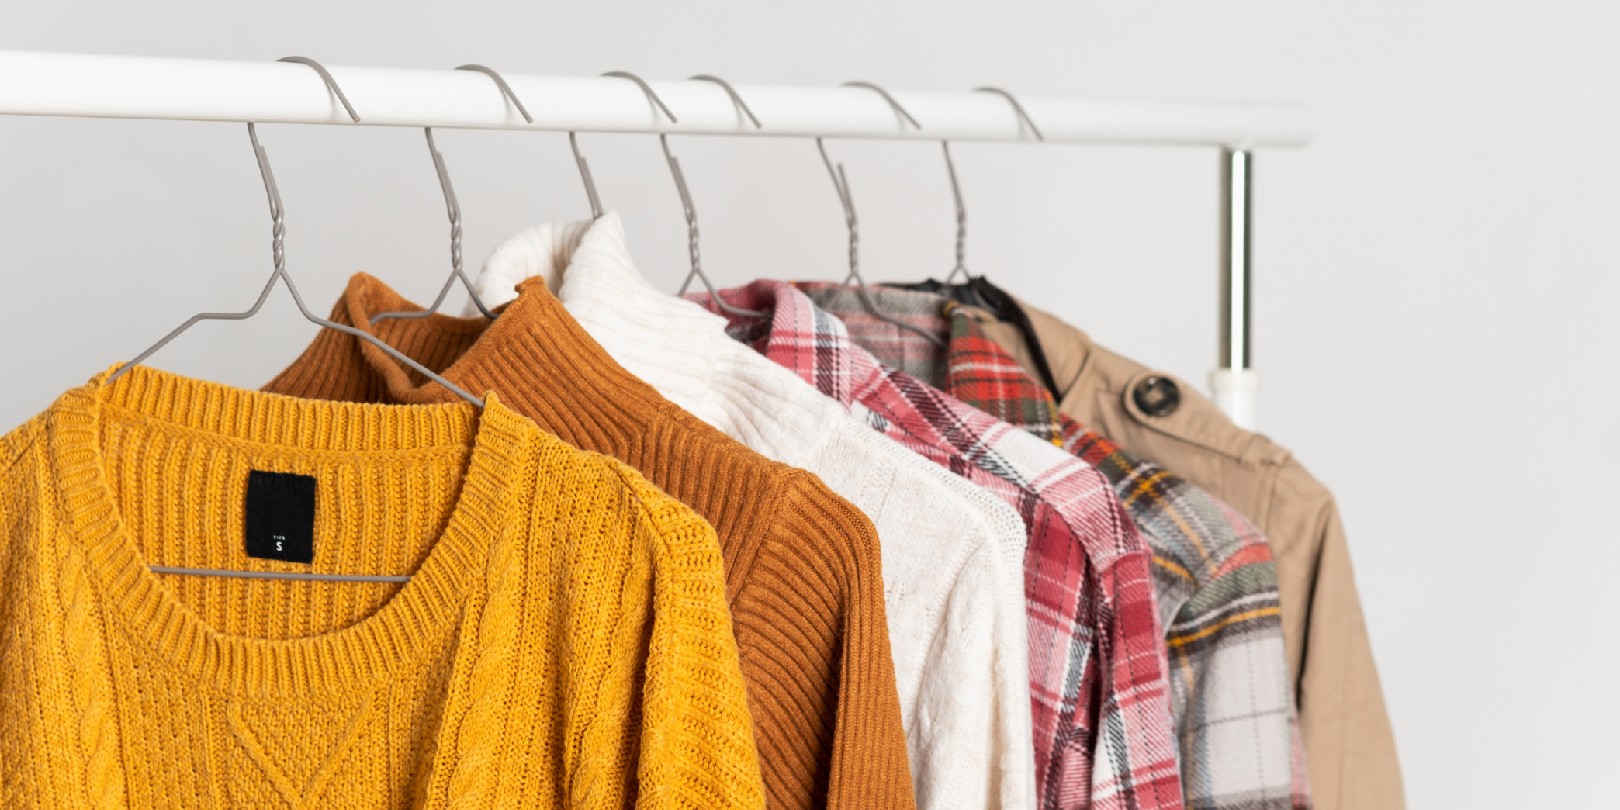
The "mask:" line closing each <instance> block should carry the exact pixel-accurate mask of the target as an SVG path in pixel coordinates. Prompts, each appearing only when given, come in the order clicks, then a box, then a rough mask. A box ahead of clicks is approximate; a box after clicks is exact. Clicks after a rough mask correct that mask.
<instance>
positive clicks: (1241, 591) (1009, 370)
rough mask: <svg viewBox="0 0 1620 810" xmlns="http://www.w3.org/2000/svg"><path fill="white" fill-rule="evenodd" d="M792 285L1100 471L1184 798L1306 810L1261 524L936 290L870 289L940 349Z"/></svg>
mask: <svg viewBox="0 0 1620 810" xmlns="http://www.w3.org/2000/svg"><path fill="white" fill-rule="evenodd" d="M801 288H802V289H804V290H805V291H807V292H808V293H809V294H810V295H811V297H812V299H813V300H815V301H817V302H818V303H820V304H823V305H824V306H825V307H826V308H827V309H828V310H829V311H831V312H832V313H833V314H835V315H839V316H841V317H843V318H844V319H845V325H846V328H847V329H848V330H849V331H850V333H851V335H852V337H853V339H854V340H856V342H857V343H861V344H862V345H863V346H864V347H868V348H869V350H870V351H872V353H873V354H874V356H876V357H877V358H878V359H879V360H880V361H881V362H885V363H892V364H894V365H897V366H903V367H905V368H907V369H911V370H915V371H916V372H917V373H918V374H919V375H920V376H922V377H923V378H924V379H925V380H928V381H931V382H938V383H939V385H940V387H941V388H943V389H944V390H945V391H946V392H947V393H949V394H951V395H952V396H954V397H956V398H958V399H960V400H962V401H963V402H966V403H968V404H970V405H973V406H974V407H977V408H980V409H982V410H984V411H986V412H987V413H989V414H991V415H993V416H996V417H998V418H1000V419H1002V420H1004V421H1005V422H1007V423H1009V424H1012V425H1015V426H1017V427H1019V428H1021V429H1023V430H1026V431H1028V432H1030V433H1033V434H1035V435H1036V436H1039V437H1040V438H1042V439H1046V440H1048V441H1051V442H1052V443H1054V444H1057V445H1058V446H1060V447H1062V448H1063V449H1064V450H1066V451H1068V452H1069V453H1071V454H1072V455H1074V456H1076V457H1078V458H1080V459H1082V460H1084V461H1085V462H1087V463H1089V464H1091V465H1092V466H1094V467H1095V468H1096V469H1097V470H1098V471H1100V472H1101V473H1102V474H1103V475H1104V476H1106V477H1107V479H1108V480H1109V482H1110V483H1111V484H1112V485H1113V487H1114V490H1115V492H1116V494H1117V495H1118V496H1119V499H1120V501H1121V502H1122V503H1123V504H1124V506H1125V508H1126V510H1127V511H1128V513H1129V515H1130V518H1131V520H1133V521H1134V522H1135V523H1136V525H1137V526H1138V527H1140V528H1141V530H1142V534H1143V537H1144V538H1146V540H1147V541H1148V544H1149V546H1150V547H1151V549H1152V553H1153V583H1154V587H1155V591H1156V595H1157V597H1158V605H1159V610H1160V619H1161V621H1162V622H1163V626H1164V627H1165V630H1166V634H1167V637H1166V641H1167V647H1168V651H1169V671H1170V683H1171V688H1172V713H1173V716H1174V718H1175V723H1176V736H1177V740H1178V748H1179V753H1180V758H1181V774H1182V786H1183V790H1184V791H1185V794H1186V804H1187V806H1188V807H1199V808H1215V809H1217V810H1219V809H1220V808H1240V807H1241V808H1251V807H1253V808H1271V809H1272V810H1281V809H1282V808H1289V807H1294V808H1308V807H1309V806H1310V799H1309V790H1308V786H1307V784H1306V783H1307V772H1306V769H1305V767H1304V745H1303V739H1302V737H1301V735H1300V733H1299V726H1298V718H1297V716H1296V711H1295V705H1294V700H1293V693H1292V690H1291V688H1290V687H1289V681H1288V675H1287V660H1286V657H1285V654H1284V651H1283V636H1282V626H1281V608H1280V604H1279V600H1278V594H1277V576H1276V566H1275V565H1274V563H1273V562H1272V559H1271V547H1270V545H1269V544H1268V543H1267V542H1266V539H1265V537H1264V536H1263V535H1262V534H1261V533H1260V531H1259V530H1258V529H1256V528H1255V526H1254V525H1253V524H1252V523H1251V522H1250V521H1249V520H1248V519H1247V518H1245V517H1243V516H1242V515H1240V514H1238V513H1237V512H1236V511H1235V510H1233V509H1232V508H1231V507H1230V506H1228V505H1226V504H1225V503H1222V502H1220V501H1218V500H1217V499H1215V498H1213V497H1211V496H1210V495H1209V494H1208V493H1206V492H1204V491H1203V490H1201V489H1198V488H1197V487H1195V486H1193V485H1192V484H1190V483H1189V482H1187V481H1185V480H1184V479H1182V478H1180V477H1179V476H1177V475H1175V474H1174V473H1171V472H1169V471H1167V470H1165V469H1163V468H1161V467H1159V466H1158V465H1156V464H1153V463H1151V462H1148V461H1146V460H1144V459H1140V458H1137V457H1136V456H1134V455H1132V454H1130V453H1129V452H1128V451H1126V450H1124V449H1123V448H1120V447H1119V446H1117V445H1115V444H1114V443H1113V442H1110V441H1109V440H1108V439H1106V438H1103V437H1102V436H1100V435H1098V434H1096V433H1093V432H1091V431H1089V430H1086V429H1085V428H1084V427H1083V426H1081V425H1080V424H1079V423H1077V422H1075V421H1074V420H1072V419H1070V418H1068V417H1066V416H1063V415H1062V414H1061V413H1060V412H1059V410H1058V405H1057V402H1056V401H1055V400H1054V399H1053V397H1052V395H1051V394H1050V393H1049V392H1048V391H1047V389H1046V388H1045V387H1043V386H1042V385H1040V384H1039V383H1038V382H1037V381H1035V380H1034V379H1033V378H1032V377H1031V376H1030V375H1029V374H1028V372H1027V371H1026V370H1025V369H1024V368H1023V367H1022V365H1021V364H1019V363H1018V361H1017V360H1016V359H1015V358H1013V357H1012V356H1011V355H1009V354H1008V353H1007V352H1006V351H1005V350H1004V349H1002V348H1001V347H1000V346H999V345H997V344H996V343H994V342H993V341H991V340H990V339H989V338H988V337H987V336H986V335H985V334H984V333H983V330H982V327H981V326H980V325H979V324H978V323H977V321H975V320H973V319H972V318H971V317H969V316H967V315H966V314H965V313H964V312H962V311H961V310H960V309H959V308H957V307H955V306H952V305H950V304H948V303H947V302H945V301H944V300H943V299H941V298H939V297H937V296H933V295H929V294H919V293H909V292H892V291H888V290H883V291H879V293H878V295H877V298H876V300H877V302H878V307H879V309H880V310H881V311H882V312H883V313H884V314H885V315H888V316H891V317H893V316H898V317H900V318H902V319H903V320H904V321H905V322H907V323H909V324H911V325H912V326H914V327H917V328H918V329H920V330H922V331H924V332H927V333H929V334H938V335H945V334H948V335H949V339H948V341H947V348H946V350H945V351H944V352H941V351H940V350H939V349H938V348H937V347H936V346H934V345H933V344H931V343H929V342H928V341H926V340H925V339H924V338H923V337H922V336H921V335H920V334H917V333H912V332H905V331H901V330H897V329H895V328H894V327H893V326H892V325H891V324H889V323H886V322H883V321H881V320H878V319H876V318H874V317H872V315H871V314H870V313H868V312H866V311H865V309H864V308H862V307H860V306H859V305H857V304H855V302H853V301H850V300H848V297H847V294H846V293H844V292H843V291H842V289H841V288H838V287H834V286H830V285H817V284H809V285H801ZM942 305H943V306H942ZM879 336H881V337H880V338H879Z"/></svg>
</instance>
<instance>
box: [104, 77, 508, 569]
mask: <svg viewBox="0 0 1620 810" xmlns="http://www.w3.org/2000/svg"><path fill="white" fill-rule="evenodd" d="M279 61H283V62H297V63H299V64H306V65H309V66H311V67H313V68H315V70H316V72H317V73H319V74H320V76H321V78H322V80H323V81H325V82H326V86H327V88H328V89H329V90H331V91H332V94H333V95H334V96H336V97H337V99H338V101H339V102H340V103H341V104H342V105H343V109H344V110H345V111H346V112H347V113H348V114H349V120H351V121H353V122H355V123H359V122H360V116H359V115H358V114H357V113H355V111H354V107H353V106H352V105H351V104H349V100H348V98H347V97H346V96H344V94H343V91H342V90H341V89H339V88H338V86H337V83H336V82H334V81H333V80H332V76H331V74H330V73H328V72H327V70H326V68H324V67H321V66H320V65H319V64H316V63H315V62H314V61H313V60H310V59H308V58H307V57H288V58H286V59H282V60H279ZM247 130H248V140H249V142H250V143H252V144H253V156H254V158H255V159H256V160H257V161H258V164H259V177H260V178H261V179H262V180H263V181H264V191H265V196H266V198H267V199H268V201H269V205H270V255H271V259H272V263H273V265H274V267H275V269H274V271H273V272H272V273H271V274H270V280H269V281H268V282H266V283H265V285H264V289H263V290H261V291H260V292H259V297H258V300H256V301H254V302H253V306H252V307H250V308H248V309H247V310H245V311H243V312H201V313H198V314H196V315H193V316H191V317H190V318H189V319H187V320H186V322H185V323H183V324H181V325H180V326H179V328H177V329H175V330H174V331H172V332H170V333H169V334H167V335H164V336H163V339H161V340H159V341H158V342H157V343H155V344H153V345H152V346H151V347H150V348H148V349H147V350H146V351H144V352H141V353H140V354H139V355H137V356H136V357H135V359H134V360H131V361H129V362H128V363H125V364H123V365H122V366H119V367H118V370H116V371H114V372H113V373H112V374H111V375H110V376H109V377H108V378H107V383H108V384H109V385H110V384H112V382H113V381H115V380H117V379H118V378H119V377H120V376H123V374H124V373H125V372H127V371H129V370H130V369H131V368H134V367H135V366H137V365H139V364H140V363H141V362H142V361H144V360H146V358H148V357H150V356H151V355H152V354H153V353H154V352H156V351H157V350H159V349H161V348H163V347H164V346H165V345H167V344H168V343H169V342H170V341H172V340H174V339H175V338H176V337H179V336H180V334H181V333H182V332H184V331H186V330H187V329H189V328H191V326H192V325H193V324H196V323H197V322H199V321H216V320H217V321H241V320H247V319H248V318H251V317H253V316H254V315H256V314H258V312H259V310H260V308H262V307H263V306H264V302H265V300H266V299H268V298H269V297H270V291H271V290H272V289H274V288H275V286H276V282H277V281H280V282H281V283H282V284H284V285H285V286H286V287H287V292H288V294H290V295H291V296H292V299H293V303H294V304H296V305H297V306H298V311H299V313H301V314H302V315H303V316H304V318H305V319H306V320H308V321H310V322H311V323H314V324H316V325H318V326H321V327H324V328H327V329H333V330H336V331H338V332H342V333H344V334H347V335H353V336H354V337H357V338H359V339H361V340H364V341H366V342H367V343H370V344H372V345H373V346H376V347H377V348H379V349H381V350H382V351H383V352H384V353H386V354H387V355H389V356H390V357H392V358H394V359H395V360H398V361H399V362H401V363H404V364H405V365H407V366H410V367H411V368H414V369H415V370H416V371H418V372H420V373H421V374H422V375H423V376H424V377H427V378H428V379H429V380H432V381H433V382H436V383H438V384H440V385H442V386H444V387H445V388H447V389H449V390H450V391H453V392H455V394H456V395H458V396H460V397H461V398H462V399H465V400H467V401H468V402H470V403H472V404H474V405H477V406H478V407H480V408H482V407H483V406H484V402H483V400H481V399H479V398H478V397H475V396H473V395H472V394H469V393H467V392H466V391H464V390H462V389H461V388H460V387H458V386H456V385H455V384H454V383H452V382H450V381H449V380H446V379H444V378H443V377H441V376H439V375H438V374H435V373H433V371H431V370H430V369H428V368H426V367H425V366H423V365H421V364H420V363H417V362H416V361H415V360H412V359H411V358H409V357H406V356H405V355H404V354H401V353H400V352H399V351H398V350H397V349H395V348H394V347H392V346H389V345H388V344H387V343H384V342H383V341H382V340H380V339H378V338H377V337H376V336H375V335H372V334H371V333H369V332H365V331H362V330H360V329H358V328H355V327H353V326H349V325H347V324H341V323H336V322H333V321H329V320H326V319H325V318H321V317H319V316H317V315H316V314H315V313H313V312H311V311H310V310H309V307H308V306H306V305H305V304H304V298H303V296H302V295H300V294H299V292H298V287H297V285H295V284H294V283H293V280H292V276H291V275H288V273H287V251H286V234H287V226H286V210H285V208H284V207H283V205H282V202H281V189H280V188H279V187H278V186H277V185H276V177H275V173H274V172H272V171H271V169H270V156H269V155H268V154H267V153H266V152H265V149H264V146H263V145H261V144H260V143H259V133H258V129H257V128H256V127H255V126H254V125H253V124H252V123H249V124H248V125H247ZM150 569H151V570H152V571H153V572H154V573H158V574H179V575H185V576H201V577H228V578H234V579H273V580H302V581H314V582H385V583H404V582H409V581H410V580H411V577H410V576H408V575H407V576H391V575H372V574H316V573H305V572H297V571H239V570H231V569H219V568H187V567H180V566H170V565H153V566H150Z"/></svg>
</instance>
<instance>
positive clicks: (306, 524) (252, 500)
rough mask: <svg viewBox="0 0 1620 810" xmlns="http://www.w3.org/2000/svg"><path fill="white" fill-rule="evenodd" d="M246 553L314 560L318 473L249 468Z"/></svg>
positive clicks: (266, 557)
mask: <svg viewBox="0 0 1620 810" xmlns="http://www.w3.org/2000/svg"><path fill="white" fill-rule="evenodd" d="M246 501H247V506H246V509H247V519H246V520H245V521H244V524H243V525H244V528H245V535H246V540H247V555H248V556H249V557H260V558H263V559H266V560H283V561H285V562H295V563H305V564H308V563H311V562H314V560H315V477H314V476H312V475H298V474H296V473H278V472H264V471H261V470H249V471H248V481H247V499H246Z"/></svg>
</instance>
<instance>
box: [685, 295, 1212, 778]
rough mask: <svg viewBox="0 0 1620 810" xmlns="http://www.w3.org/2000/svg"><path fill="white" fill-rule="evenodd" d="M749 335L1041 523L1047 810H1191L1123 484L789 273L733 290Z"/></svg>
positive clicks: (1032, 602)
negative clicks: (898, 347)
mask: <svg viewBox="0 0 1620 810" xmlns="http://www.w3.org/2000/svg"><path fill="white" fill-rule="evenodd" d="M721 295H722V296H723V298H724V299H725V301H726V302H727V303H728V304H731V305H733V306H735V307H739V308H742V309H749V310H756V311H763V312H767V313H771V317H770V318H768V319H763V318H748V317H746V316H738V315H735V314H730V313H726V312H723V311H721V310H720V309H719V307H717V306H715V305H714V302H713V301H712V300H710V299H709V298H708V296H706V295H696V296H692V297H691V298H692V300H694V301H697V302H699V303H702V304H704V305H706V306H708V307H709V308H710V309H711V311H714V312H716V313H717V314H721V315H725V316H726V317H727V318H728V319H729V320H730V322H731V333H732V335H733V336H734V337H737V338H738V339H740V340H743V341H744V342H746V343H749V344H751V345H753V346H754V347H755V348H756V349H758V350H759V351H761V352H762V353H764V354H765V356H766V357H769V358H770V359H771V360H773V361H775V362H776V363H778V364H780V365H782V366H784V367H786V368H788V369H790V370H792V371H793V372H795V373H797V374H798V375H799V376H800V377H801V378H802V379H804V380H806V381H807V382H809V383H811V384H812V385H815V386H816V387H817V388H818V389H819V390H820V391H821V392H822V393H824V394H826V395H828V396H830V397H832V398H834V399H836V400H837V401H838V402H840V403H842V404H843V405H845V407H847V408H849V409H850V411H851V413H853V414H855V415H857V416H860V417H862V418H864V419H865V420H866V421H867V422H868V423H869V424H871V425H872V426H873V427H874V428H876V429H878V430H880V431H882V432H884V433H885V434H886V435H888V436H889V437H891V438H893V439H895V440H896V441H898V442H900V443H901V444H903V445H904V446H906V447H907V448H909V449H911V450H913V451H915V452H917V453H919V454H921V455H922V456H924V457H926V458H929V459H931V460H933V461H935V462H936V463H938V464H940V465H942V466H944V467H946V468H947V469H950V470H951V471H953V472H955V473H957V474H959V475H962V476H965V477H966V478H968V479H969V480H971V481H973V482H974V483H976V484H979V485H980V486H983V487H985V488H986V489H987V490H989V491H991V492H994V493H995V494H997V495H998V496H1000V497H1001V498H1003V499H1004V500H1005V501H1006V502H1007V503H1010V504H1012V505H1013V506H1014V507H1015V508H1017V510H1018V512H1019V514H1020V515H1021V516H1022V517H1023V519H1024V522H1025V525H1026V526H1028V528H1029V533H1030V534H1029V548H1028V551H1027V552H1026V555H1025V563H1024V594H1025V598H1026V602H1027V608H1028V611H1029V664H1030V694H1031V711H1032V715H1033V718H1032V719H1033V726H1034V730H1035V741H1034V742H1035V766H1036V768H1035V772H1036V790H1037V795H1038V797H1039V800H1040V804H1041V807H1043V808H1083V807H1095V808H1107V809H1108V810H1113V809H1114V808H1118V809H1119V810H1133V809H1134V808H1179V807H1182V806H1183V805H1182V789H1181V777H1180V773H1179V770H1178V768H1177V761H1176V744H1175V736H1174V733H1173V731H1172V729H1171V719H1170V689H1169V683H1168V681H1167V675H1166V667H1167V664H1166V650H1165V644H1164V634H1163V631H1162V627H1161V625H1160V623H1159V616H1158V609H1157V606H1156V604H1155V602H1154V590H1153V580H1152V574H1151V569H1150V558H1149V554H1148V551H1147V548H1146V546H1145V544H1144V543H1143V541H1142V538H1141V536H1140V535H1139V534H1138V533H1137V531H1136V528H1135V525H1134V524H1133V523H1132V522H1131V521H1130V519H1129V518H1128V517H1127V516H1126V514H1125V512H1124V509H1123V507H1122V506H1121V505H1120V503H1119V500H1118V499H1117V498H1116V497H1115V496H1114V493H1113V490H1112V489H1111V488H1110V486H1109V484H1108V481H1107V480H1106V479H1104V478H1103V477H1102V475H1101V474H1100V473H1098V472H1097V471H1096V470H1095V469H1092V468H1091V467H1088V466H1086V465H1085V464H1084V463H1082V462H1081V461H1080V460H1079V459H1076V458H1074V457H1073V456H1070V455H1068V454H1066V453H1063V452H1061V451H1060V450H1058V449H1057V448H1055V447H1053V446H1052V445H1051V444H1050V443H1047V442H1042V441H1041V440H1039V439H1037V438H1035V437H1034V436H1031V435H1030V434H1028V433H1025V432H1023V431H1021V430H1019V429H1017V428H1016V427H1014V426H1012V425H1009V424H1007V423H1006V422H1002V421H1001V420H998V419H996V418H995V417H992V416H990V415H989V414H986V413H984V412H983V411H980V410H978V409H976V408H973V407H970V406H968V405H966V404H964V403H962V402H961V401H959V400H957V399H955V398H953V397H951V396H949V395H947V394H945V393H943V392H941V391H939V390H938V389H936V388H933V387H931V386H928V385H927V384H924V383H922V382H920V381H918V380H916V379H915V378H913V377H911V376H910V375H908V374H905V373H903V372H897V371H895V370H893V369H888V368H885V367H884V366H883V365H882V364H880V363H878V362H877V360H876V359H875V358H874V357H873V356H872V355H871V354H870V353H869V352H867V351H865V350H864V349H862V348H860V347H859V346H857V345H855V344H854V343H853V342H851V341H850V339H849V335H848V334H847V332H846V331H845V329H844V326H843V324H842V323H841V322H839V320H838V319H837V318H834V317H832V316H830V315H828V314H827V313H825V312H822V311H821V310H819V309H818V308H817V307H816V306H815V304H814V303H812V302H811V301H810V299H809V298H808V297H806V296H805V295H804V294H803V293H802V292H799V291H798V290H796V289H794V288H793V287H792V286H791V285H788V284H785V283H781V282H770V281H759V282H755V283H753V284H751V285H748V286H746V287H742V288H737V289H733V290H726V291H723V292H722V293H721Z"/></svg>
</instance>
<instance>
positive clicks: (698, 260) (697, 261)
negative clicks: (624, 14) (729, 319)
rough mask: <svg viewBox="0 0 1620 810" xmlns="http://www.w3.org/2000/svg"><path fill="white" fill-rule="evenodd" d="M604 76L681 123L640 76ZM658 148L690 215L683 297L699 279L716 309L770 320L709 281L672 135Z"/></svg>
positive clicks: (660, 140) (693, 209) (660, 141)
mask: <svg viewBox="0 0 1620 810" xmlns="http://www.w3.org/2000/svg"><path fill="white" fill-rule="evenodd" d="M602 75H603V76H611V77H613V78H617V79H629V80H630V81H633V82H635V83H636V86H637V87H640V88H641V92H643V93H645V94H646V96H647V100H648V101H650V102H652V103H653V104H654V105H655V106H656V107H657V108H658V109H659V110H661V111H662V112H663V113H664V117H666V118H668V119H669V122H670V123H671V124H674V123H678V119H676V118H675V113H674V112H672V111H670V109H669V105H667V104H665V103H664V100H663V99H662V98H659V97H658V94H657V93H656V92H654V91H653V89H652V87H651V86H650V85H648V84H647V82H646V80H644V79H642V78H641V77H640V76H637V75H635V74H634V73H630V72H627V71H623V70H615V71H612V72H609V73H604V74H602ZM702 80H704V81H713V82H717V83H719V84H720V85H721V86H722V87H724V88H726V91H727V92H728V93H730V94H731V97H732V98H733V99H734V100H736V101H738V102H739V103H740V102H741V99H739V98H738V97H737V91H736V90H734V89H732V88H731V85H730V84H728V83H726V82H725V81H724V80H721V79H715V78H712V77H705V78H702ZM741 106H742V108H743V109H744V110H746V111H747V113H748V117H749V120H751V121H753V122H754V126H756V127H757V126H759V119H757V118H755V117H754V114H753V111H752V110H748V105H746V104H741ZM658 145H659V146H660V147H661V148H663V150H664V160H666V161H668V162H669V173H670V176H671V177H673V178H674V179H675V191H676V193H678V194H679V195H680V198H681V209H682V210H683V212H684V213H685V214H686V244H687V250H688V252H689V253H690V256H691V261H692V269H691V271H690V272H688V273H687V274H686V280H685V281H683V282H681V289H680V293H679V294H681V295H684V294H686V288H687V287H688V286H690V285H691V283H692V279H693V278H696V279H697V280H699V281H701V282H703V287H704V289H706V290H708V291H709V300H710V301H712V302H714V306H715V308H716V309H719V310H720V311H721V312H724V313H727V314H729V315H737V316H739V317H745V318H765V317H768V313H765V312H757V311H755V310H751V309H743V308H742V307H737V306H733V305H731V304H728V303H726V301H725V299H723V298H721V297H720V291H719V290H718V289H716V288H715V286H714V283H713V282H711V281H710V280H709V276H708V274H706V273H704V272H703V257H702V255H701V254H700V252H699V250H698V219H697V207H696V206H694V205H693V204H692V192H691V189H689V188H688V187H687V184H686V173H685V172H684V171H681V162H680V160H679V159H678V158H676V157H675V153H674V152H671V151H670V149H669V134H668V133H664V132H660V133H658Z"/></svg>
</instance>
